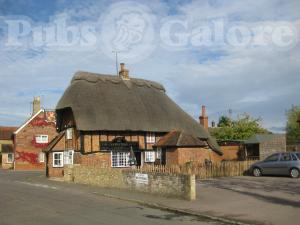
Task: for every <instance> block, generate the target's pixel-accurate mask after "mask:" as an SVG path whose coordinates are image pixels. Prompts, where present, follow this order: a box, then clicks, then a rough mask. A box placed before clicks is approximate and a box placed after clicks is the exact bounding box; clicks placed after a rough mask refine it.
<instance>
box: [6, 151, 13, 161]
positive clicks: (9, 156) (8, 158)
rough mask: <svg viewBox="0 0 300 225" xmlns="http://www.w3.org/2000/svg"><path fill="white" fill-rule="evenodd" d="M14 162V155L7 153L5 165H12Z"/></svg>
mask: <svg viewBox="0 0 300 225" xmlns="http://www.w3.org/2000/svg"><path fill="white" fill-rule="evenodd" d="M13 161H14V154H13V153H8V154H7V161H6V162H7V163H12V162H13Z"/></svg>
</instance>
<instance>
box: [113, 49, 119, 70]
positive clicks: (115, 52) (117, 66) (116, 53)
mask: <svg viewBox="0 0 300 225" xmlns="http://www.w3.org/2000/svg"><path fill="white" fill-rule="evenodd" d="M119 52H120V51H117V50H116V51H112V53H114V54H115V56H116V71H117V76H119V65H118V53H119Z"/></svg>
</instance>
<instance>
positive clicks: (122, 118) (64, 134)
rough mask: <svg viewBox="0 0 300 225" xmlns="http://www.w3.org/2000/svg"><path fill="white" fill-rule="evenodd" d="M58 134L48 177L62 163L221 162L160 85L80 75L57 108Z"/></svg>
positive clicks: (123, 75) (52, 145)
mask: <svg viewBox="0 0 300 225" xmlns="http://www.w3.org/2000/svg"><path fill="white" fill-rule="evenodd" d="M56 114H57V124H56V126H57V130H58V132H59V134H58V135H57V137H56V138H54V139H53V140H52V141H51V143H50V144H49V145H48V147H47V148H46V149H44V151H45V152H46V153H47V154H46V155H47V173H48V175H49V176H62V175H63V170H64V169H63V168H64V165H67V164H73V163H74V164H97V165H100V166H108V167H129V166H131V165H144V164H165V165H171V164H184V163H187V162H190V161H196V162H204V161H205V160H210V161H215V160H220V155H222V152H221V151H220V149H219V146H218V144H217V143H216V142H215V141H214V140H213V139H212V138H211V136H210V135H209V133H208V132H207V130H206V129H204V128H203V126H202V125H201V124H200V123H198V122H197V121H196V120H194V119H193V118H192V117H191V116H189V115H188V114H187V113H186V112H184V111H183V110H182V109H181V108H180V107H179V106H178V105H177V104H176V103H175V102H173V101H172V100H171V99H170V98H169V97H168V96H167V94H166V91H165V89H164V87H163V86H162V85H161V84H159V83H156V82H153V81H148V80H143V79H136V78H130V77H129V74H128V70H127V69H125V67H124V64H121V70H120V72H119V76H115V75H102V74H94V73H88V72H77V73H76V74H75V75H74V77H73V79H72V81H71V84H70V86H69V87H68V88H67V89H66V91H65V92H64V94H63V96H62V97H61V99H60V100H59V102H58V104H57V107H56Z"/></svg>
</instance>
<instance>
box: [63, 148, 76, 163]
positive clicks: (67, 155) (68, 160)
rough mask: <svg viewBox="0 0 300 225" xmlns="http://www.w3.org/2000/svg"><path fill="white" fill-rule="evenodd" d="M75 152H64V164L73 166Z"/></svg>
mask: <svg viewBox="0 0 300 225" xmlns="http://www.w3.org/2000/svg"><path fill="white" fill-rule="evenodd" d="M73 158H74V150H67V151H64V164H65V165H73Z"/></svg>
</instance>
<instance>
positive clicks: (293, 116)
mask: <svg viewBox="0 0 300 225" xmlns="http://www.w3.org/2000/svg"><path fill="white" fill-rule="evenodd" d="M299 116H300V106H294V105H292V107H291V108H290V109H289V110H288V111H287V112H286V117H287V123H286V139H287V143H297V142H300V126H299V123H297V120H298V118H299Z"/></svg>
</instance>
